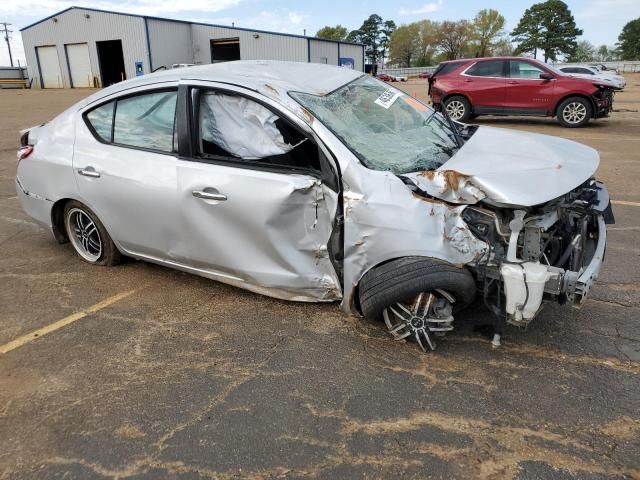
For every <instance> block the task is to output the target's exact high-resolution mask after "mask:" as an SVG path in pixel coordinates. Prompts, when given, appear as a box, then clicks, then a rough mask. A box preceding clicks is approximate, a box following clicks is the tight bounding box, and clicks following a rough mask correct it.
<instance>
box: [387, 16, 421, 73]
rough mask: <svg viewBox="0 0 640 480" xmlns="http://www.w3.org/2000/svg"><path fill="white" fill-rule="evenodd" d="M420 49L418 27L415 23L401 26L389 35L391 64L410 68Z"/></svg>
mask: <svg viewBox="0 0 640 480" xmlns="http://www.w3.org/2000/svg"><path fill="white" fill-rule="evenodd" d="M419 48H420V27H419V25H418V24H417V23H410V24H409V25H402V26H400V27H398V28H397V29H396V30H395V31H394V32H393V35H391V42H390V55H389V60H390V61H391V63H393V64H396V65H400V66H403V67H411V66H412V64H413V61H414V59H415V57H416V55H417V54H418V52H419Z"/></svg>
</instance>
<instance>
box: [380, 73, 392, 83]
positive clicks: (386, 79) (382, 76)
mask: <svg viewBox="0 0 640 480" xmlns="http://www.w3.org/2000/svg"><path fill="white" fill-rule="evenodd" d="M376 78H377V79H378V80H382V81H383V82H395V81H396V77H394V76H392V75H388V74H386V73H379V74H377V75H376Z"/></svg>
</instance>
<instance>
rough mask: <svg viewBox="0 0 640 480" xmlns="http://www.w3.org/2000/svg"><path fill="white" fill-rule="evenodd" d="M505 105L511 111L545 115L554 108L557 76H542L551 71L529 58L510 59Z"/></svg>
mask: <svg viewBox="0 0 640 480" xmlns="http://www.w3.org/2000/svg"><path fill="white" fill-rule="evenodd" d="M508 71H509V72H508V73H509V78H508V80H507V88H506V101H505V107H506V108H507V109H508V111H509V112H510V113H513V114H523V115H545V114H546V113H547V112H549V111H550V110H551V109H552V108H553V105H552V101H553V90H554V87H555V83H556V82H555V78H554V79H552V80H549V79H542V78H540V74H541V73H550V72H547V71H546V70H543V69H542V68H541V67H539V66H537V65H535V64H534V63H532V62H529V61H527V60H509V69H508Z"/></svg>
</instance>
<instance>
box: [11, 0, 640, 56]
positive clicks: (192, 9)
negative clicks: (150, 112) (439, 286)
mask: <svg viewBox="0 0 640 480" xmlns="http://www.w3.org/2000/svg"><path fill="white" fill-rule="evenodd" d="M565 2H566V3H567V4H568V5H569V8H570V9H571V11H572V12H573V14H574V16H575V17H576V21H577V23H578V26H579V27H580V28H582V29H583V30H584V35H583V37H582V38H583V39H586V40H589V41H590V42H592V43H594V44H596V45H600V44H603V43H606V44H608V45H612V44H614V43H615V42H616V40H617V37H618V34H619V33H620V30H621V29H622V26H623V25H624V24H625V23H626V22H628V21H629V20H632V19H634V18H638V17H640V0H565ZM533 3H535V2H533V1H524V0H484V1H483V2H476V1H472V0H427V1H424V0H422V1H420V0H395V1H389V0H368V1H365V0H355V1H348V0H346V1H345V0H340V1H339V0H322V1H319V0H307V1H294V0H94V1H87V0H77V1H73V0H19V1H18V0H3V5H2V7H0V21H1V22H10V23H12V24H13V26H12V27H10V28H13V29H14V30H15V32H14V34H13V40H12V49H13V51H14V58H18V59H20V61H21V62H22V63H24V52H23V50H22V42H21V40H20V33H19V29H20V28H22V27H24V26H26V25H29V24H30V23H33V22H35V21H37V20H39V19H41V18H44V17H46V16H48V15H51V14H53V13H56V12H58V11H60V10H63V9H65V8H67V7H69V6H72V5H78V6H86V7H93V8H101V9H105V10H117V11H123V12H131V13H140V14H146V15H154V16H159V17H168V18H179V19H184V20H195V21H201V22H211V23H219V24H231V23H232V22H235V24H236V26H242V27H249V28H259V29H262V30H273V31H280V32H287V33H297V34H302V33H303V32H304V30H305V29H306V32H307V34H309V35H313V34H314V33H315V32H316V31H317V30H318V29H319V28H321V27H322V26H324V25H336V24H338V23H340V24H342V25H344V26H346V27H347V28H349V29H354V28H357V27H359V26H360V25H361V24H362V21H363V20H364V19H365V18H366V17H368V16H369V15H370V14H371V13H377V14H378V15H380V16H382V17H383V18H384V19H385V20H386V19H392V20H394V21H395V22H396V23H397V24H398V25H400V24H402V23H409V22H413V21H416V20H421V19H424V18H429V19H432V20H456V19H460V18H469V19H470V18H472V17H473V16H474V15H475V13H476V12H477V11H478V10H480V9H481V8H495V9H497V10H498V11H500V12H501V13H502V14H503V15H504V16H505V17H506V19H507V30H510V29H512V28H513V27H514V26H515V25H516V24H517V22H518V20H519V19H520V17H521V16H522V13H523V12H524V10H525V9H526V8H528V7H529V6H531V5H532V4H533ZM8 64H9V56H8V53H7V48H6V44H5V43H4V42H2V44H1V45H0V65H8Z"/></svg>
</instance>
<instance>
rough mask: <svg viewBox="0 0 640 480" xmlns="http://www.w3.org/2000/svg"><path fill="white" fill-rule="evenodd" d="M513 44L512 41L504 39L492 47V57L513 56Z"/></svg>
mask: <svg viewBox="0 0 640 480" xmlns="http://www.w3.org/2000/svg"><path fill="white" fill-rule="evenodd" d="M513 50H514V49H513V44H512V43H511V41H509V40H507V39H506V38H503V39H501V40H498V41H497V42H495V43H494V44H493V45H491V51H490V56H492V57H510V56H511V55H513Z"/></svg>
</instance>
